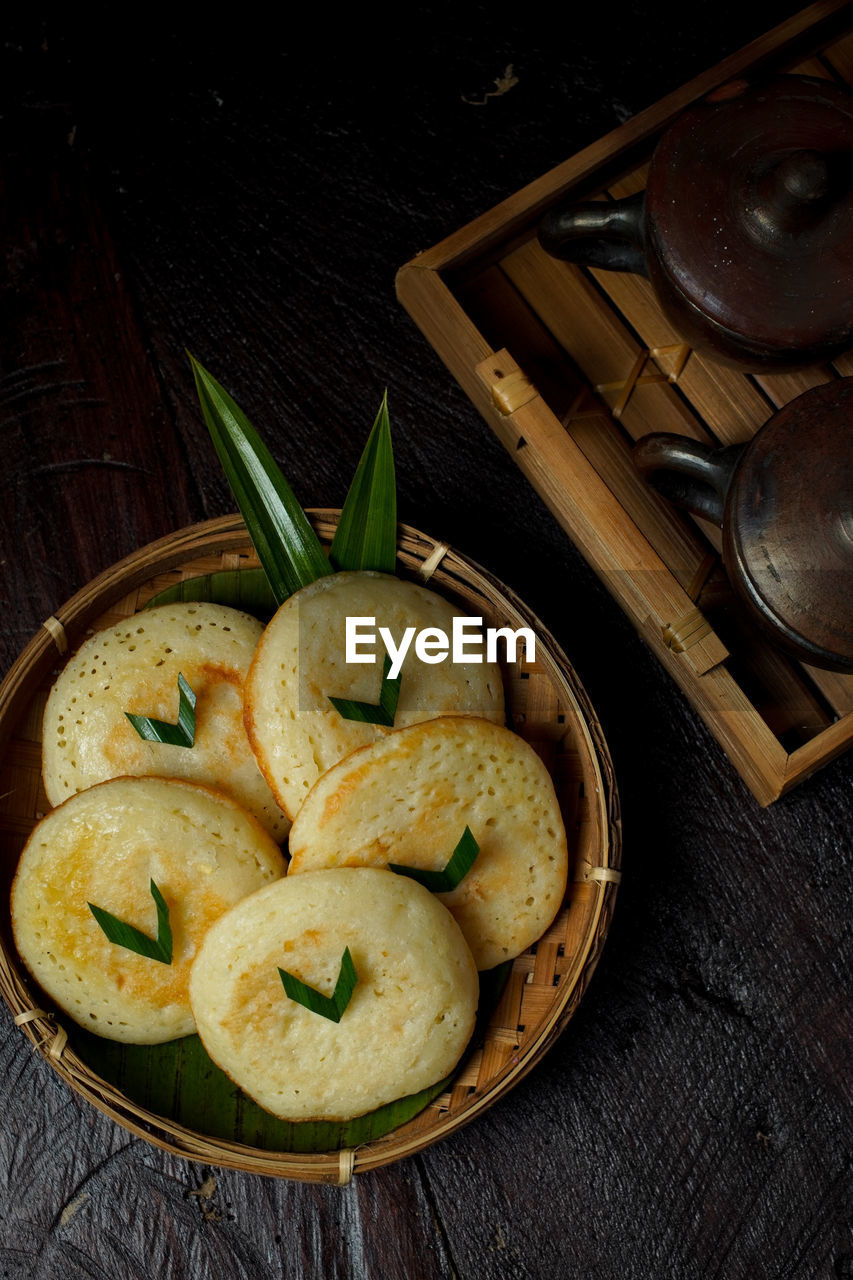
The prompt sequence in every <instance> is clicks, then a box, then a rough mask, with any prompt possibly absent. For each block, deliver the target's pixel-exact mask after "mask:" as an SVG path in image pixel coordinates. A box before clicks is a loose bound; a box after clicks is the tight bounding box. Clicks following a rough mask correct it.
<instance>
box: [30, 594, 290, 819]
mask: <svg viewBox="0 0 853 1280" xmlns="http://www.w3.org/2000/svg"><path fill="white" fill-rule="evenodd" d="M262 632H263V626H262V624H261V623H260V622H258V621H257V620H256V619H255V618H252V617H250V616H249V615H248V614H247V613H242V612H240V611H239V610H237V609H228V608H225V607H224V606H223V605H218V604H175V605H162V606H160V607H159V608H154V609H146V610H145V611H143V612H142V613H138V614H136V616H135V617H132V618H128V619H127V621H126V622H122V623H119V625H118V626H115V627H111V628H109V629H108V630H104V631H99V632H98V633H97V634H96V635H93V636H91V637H90V638H89V639H88V640H87V641H86V642H85V643H84V644H83V645H82V646H81V647H80V649H79V650H78V651H77V653H76V654H74V656H73V657H72V658H71V659H69V661H68V662H67V664H66V666H65V667H64V669H63V670H62V672H61V673H60V675H59V677H58V679H57V680H56V683H55V684H54V686H53V689H52V690H51V693H50V697H49V698H48V702H47V707H46V710H45V715H44V727H43V744H44V745H43V749H44V755H43V774H44V786H45V791H46V792H47V797H48V800H49V801H50V803H51V804H53V805H56V804H61V802H62V801H63V800H66V799H67V798H68V797H69V796H70V795H73V793H74V792H75V791H84V790H85V789H86V788H87V787H91V786H93V785H94V784H95V783H97V782H105V781H106V780H107V779H108V778H118V777H126V776H128V775H141V774H145V775H147V776H150V775H156V776H158V777H167V778H186V779H187V780H188V781H190V782H199V783H202V784H203V785H205V786H209V787H214V788H215V789H217V790H221V791H224V792H225V793H226V795H230V796H231V797H232V798H233V799H235V800H237V801H238V802H239V803H240V804H242V805H243V806H244V807H245V808H246V809H248V810H249V811H250V813H254V815H255V816H256V817H257V818H258V820H259V821H260V822H262V823H263V825H264V826H265V827H266V829H267V830H268V831H269V832H270V834H272V835H274V836H276V838H277V839H279V840H282V839H284V837H285V835H286V834H287V828H288V825H289V824H288V821H287V819H286V818H285V816H284V814H283V813H282V812H281V810H280V809H279V807H278V805H277V804H276V803H275V800H274V799H273V796H272V795H271V793H270V790H269V787H268V786H267V785H266V782H265V781H264V778H263V775H262V774H261V772H260V770H259V769H258V766H257V762H256V760H255V758H254V755H253V754H252V751H251V748H250V747H249V743H248V740H247V738H246V731H245V728H244V726H243V681H244V679H245V676H246V672H247V671H248V669H249V664H250V662H251V660H252V657H253V655H254V652H255V648H256V646H257V643H258V640H259V639H260V637H261V634H262ZM179 673H182V674H183V676H184V678H185V679H186V681H187V682H188V684H189V686H190V688H191V689H192V690H193V692H194V693H195V695H196V735H195V743H194V745H193V746H192V747H179V746H171V745H168V744H165V743H159V742H147V741H145V740H144V739H142V738H140V737H139V735H138V734H137V732H136V730H135V729H134V728H133V726H132V725H131V724H130V722H129V720H128V719H127V717H126V715H125V712H126V711H130V712H133V713H136V714H138V715H143V716H149V717H152V718H154V719H157V720H164V721H167V722H169V723H172V724H173V723H174V722H175V721H176V719H177V712H178V674H179Z"/></svg>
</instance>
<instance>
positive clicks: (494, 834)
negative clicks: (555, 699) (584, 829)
mask: <svg viewBox="0 0 853 1280" xmlns="http://www.w3.org/2000/svg"><path fill="white" fill-rule="evenodd" d="M466 826H468V827H470V829H471V832H472V834H473V836H474V838H475V839H476V841H477V843H478V844H479V846H480V850H479V853H478V855H477V859H476V861H475V862H474V865H473V866H472V868H471V870H470V871H469V872H468V874H467V875H466V876H465V877H464V879H463V880H462V881H461V882H460V883H459V884H458V885H457V887H456V888H455V889H453V890H451V891H449V892H446V893H442V894H441V895H440V897H441V899H442V901H443V902H444V904H445V905H446V906H447V907H448V909H449V910H450V911H451V912H452V913H453V915H454V917H455V918H456V920H457V922H458V923H459V925H460V927H461V929H462V932H463V934H464V935H465V938H466V940H467V942H468V945H469V946H470V948H471V951H472V952H473V954H474V959H475V960H476V962H477V967H478V968H479V969H490V968H492V967H493V966H494V965H496V964H499V963H500V962H501V961H503V960H509V959H512V958H513V957H514V956H517V955H519V954H520V953H521V952H522V951H524V950H526V948H527V947H529V946H530V945H531V943H533V942H535V941H536V939H537V938H539V937H540V936H541V935H542V933H543V932H544V931H545V930H546V929H547V927H548V926H549V925H550V923H551V922H552V920H553V918H554V916H555V915H556V913H557V911H558V909H559V907H560V905H561V903H562V900H563V896H564V894H565V890H566V881H567V875H568V848H567V841H566V831H565V826H564V824H563V819H562V816H561V813H560V807H559V803H558V801H557V796H556V793H555V791H554V785H553V782H552V781H551V777H550V774H549V773H548V770H547V769H546V768H545V765H544V764H543V762H542V760H541V759H540V758H539V756H538V755H537V754H536V752H535V751H534V749H533V748H532V747H531V746H530V745H529V744H528V743H527V742H525V741H524V740H523V739H522V738H520V737H519V736H518V735H517V734H515V733H513V732H511V730H509V729H506V728H504V727H503V726H502V725H497V724H493V723H491V722H490V721H488V720H482V719H477V718H473V717H468V716H447V717H442V718H439V719H436V720H430V721H427V722H426V723H423V724H418V725H413V726H410V727H409V728H406V729H401V730H399V731H398V732H395V733H392V734H389V735H388V736H387V737H385V738H383V739H381V740H380V741H378V742H375V743H373V744H372V745H370V746H367V747H363V748H361V749H359V750H357V751H354V752H353V753H352V754H351V755H349V756H348V757H346V759H344V760H342V761H340V763H339V764H337V765H336V766H335V767H334V768H333V769H330V770H329V771H328V772H327V773H326V774H324V776H323V777H322V778H320V780H319V781H318V782H317V783H316V784H315V786H314V787H313V789H312V790H311V792H310V793H309V795H308V797H307V799H306V801H305V803H304V804H303V806H302V808H301V810H300V812H299V814H298V816H297V818H296V821H295V822H294V824H293V828H292V830H291V833H290V854H291V861H290V866H289V871H288V877H289V879H298V878H299V875H300V874H301V873H303V872H314V871H317V870H319V869H321V868H324V867H335V866H385V865H387V864H388V863H389V862H395V863H399V864H402V865H404V866H412V867H421V868H424V869H425V870H429V871H439V870H443V868H444V867H445V866H446V864H447V862H448V860H449V859H450V857H451V855H452V853H453V851H454V849H455V847H456V845H457V843H458V841H459V839H460V837H461V836H462V834H463V832H464V830H465V827H466Z"/></svg>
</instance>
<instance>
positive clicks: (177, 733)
mask: <svg viewBox="0 0 853 1280" xmlns="http://www.w3.org/2000/svg"><path fill="white" fill-rule="evenodd" d="M124 714H125V715H126V716H127V718H128V720H129V721H130V723H131V724H132V725H133V727H134V729H135V730H136V732H137V733H138V734H139V736H140V738H144V739H145V740H146V742H166V743H168V744H169V746H172V747H191V746H192V745H193V743H194V742H195V694H194V693H193V691H192V689H191V688H190V686H189V685H188V683H187V681H186V680H185V678H184V676H183V675H182V674H181V673H180V672H178V719H177V723H176V724H169V722H168V721H167V720H155V719H154V718H153V717H152V716H139V715H135V714H134V713H133V712H132V711H125V713H124Z"/></svg>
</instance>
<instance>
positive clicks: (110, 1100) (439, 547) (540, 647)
mask: <svg viewBox="0 0 853 1280" xmlns="http://www.w3.org/2000/svg"><path fill="white" fill-rule="evenodd" d="M339 514H340V512H339V510H338V509H335V508H309V509H308V515H309V518H310V519H311V521H312V523H313V524H314V526H315V528H316V529H317V532H318V534H319V535H320V537H321V538H325V539H326V540H328V539H330V538H331V536H332V535H333V533H334V529H335V526H336V524H337V519H338V517H339ZM213 552H215V553H223V552H241V553H245V554H247V555H249V556H254V553H253V551H252V548H251V544H250V541H249V536H248V532H247V531H246V527H245V524H244V523H243V520H242V518H241V517H240V516H239V515H236V514H235V515H229V516H220V517H217V518H214V519H211V520H205V521H201V522H198V523H195V524H192V525H188V526H185V527H184V528H182V529H179V530H176V531H175V532H174V533H172V534H169V535H166V536H165V537H164V538H161V539H157V540H156V541H154V542H151V543H148V544H146V545H145V546H143V547H140V548H138V549H137V550H136V551H134V552H132V553H131V554H130V555H129V556H127V557H125V558H124V559H122V560H120V561H118V562H116V563H115V564H113V565H111V566H109V567H108V568H107V569H105V570H104V571H103V572H102V573H100V574H99V575H97V576H96V577H95V578H93V579H92V580H91V581H90V582H88V583H86V584H85V585H84V586H83V587H82V588H81V589H80V590H79V591H77V592H76V593H75V594H74V595H72V596H71V597H70V598H69V599H68V600H67V601H66V602H65V603H64V604H63V605H62V606H60V608H58V609H57V611H56V613H55V614H54V615H53V616H52V620H51V621H50V623H49V624H45V625H44V626H43V627H42V629H41V630H40V631H39V632H38V633H37V634H36V635H35V636H34V637H33V638H32V639H31V640H30V642H29V643H28V644H27V645H26V646H25V648H24V649H23V650H22V651H21V653H20V655H19V656H18V658H17V659H16V661H15V662H14V663H13V665H12V666H11V667H10V669H9V671H8V673H7V675H6V677H5V678H4V680H3V681H2V683H0V752H5V750H6V743H7V741H8V739H9V737H10V734H11V732H12V729H13V728H14V726H15V725H16V724H17V723H18V722H19V720H20V717H21V714H22V712H23V710H24V708H25V707H26V706H27V705H28V704H29V701H30V700H31V698H32V696H33V694H32V692H28V691H29V689H30V685H31V682H32V676H33V673H35V674H36V675H37V676H38V679H39V680H40V681H41V680H44V679H45V678H46V677H47V676H48V674H49V673H50V671H51V670H52V668H53V667H54V666H55V665H56V662H57V659H58V658H59V657H60V655H61V653H62V650H63V646H65V647H67V648H69V649H73V648H74V647H75V645H76V643H79V642H80V639H81V638H82V633H83V632H84V631H85V628H86V627H87V625H88V624H89V623H91V622H92V621H94V620H95V619H96V618H97V617H99V616H100V615H101V614H103V613H104V611H105V609H107V608H109V607H110V606H112V605H114V604H115V603H116V602H118V601H119V600H121V599H123V598H124V597H126V596H127V595H128V593H129V591H130V590H132V589H136V588H142V587H144V586H145V585H146V584H148V583H150V582H151V580H152V579H153V578H154V577H155V576H156V574H163V573H164V572H166V571H167V570H169V569H176V568H180V567H181V566H184V565H186V564H188V563H189V564H192V563H193V562H194V561H197V560H198V559H200V558H201V557H203V556H204V555H205V554H210V553H213ZM398 561H399V562H400V563H401V564H402V566H403V568H404V569H405V570H407V571H408V572H409V573H410V574H411V575H412V576H416V577H419V578H420V579H421V580H424V578H425V575H424V574H423V573H418V569H419V567H421V566H425V567H427V568H428V569H429V573H428V574H427V575H426V576H428V577H429V578H431V579H432V580H433V581H434V583H435V585H437V586H438V587H439V589H442V588H443V589H444V590H445V591H449V592H450V594H454V592H455V593H456V594H457V595H458V594H460V593H461V592H462V589H463V588H464V586H465V585H466V584H467V585H469V587H470V588H471V589H472V590H474V589H476V590H477V591H478V592H479V593H480V594H481V595H482V594H483V587H485V588H486V590H487V591H489V592H491V593H492V594H493V596H494V599H495V603H496V604H497V605H499V606H500V607H501V610H502V612H504V613H507V612H509V613H510V614H515V615H516V618H517V619H518V623H520V624H521V625H531V626H533V627H534V628H535V631H536V635H537V663H536V665H537V667H544V668H545V670H546V673H547V674H548V676H549V678H550V680H551V681H552V682H554V683H555V684H556V686H557V687H558V689H559V693H560V697H561V699H565V700H567V702H568V703H569V704H570V705H571V708H572V710H573V717H572V723H571V725H570V726H569V728H568V729H567V736H569V731H570V730H571V735H570V736H571V738H572V742H573V743H574V745H575V746H576V747H577V749H578V750H580V748H581V747H582V748H583V750H584V759H585V763H586V766H587V768H589V769H590V770H591V772H592V776H593V777H594V791H595V796H594V797H590V802H591V805H592V807H593V809H594V810H595V813H596V815H597V825H598V827H600V830H601V833H602V838H601V840H600V841H598V842H597V843H596V850H597V852H598V854H599V857H598V859H597V860H596V861H595V862H593V863H592V864H591V866H590V868H589V869H588V870H589V875H587V876H586V877H585V879H586V880H587V881H589V880H592V881H593V882H594V886H595V891H596V893H597V899H596V901H595V905H594V909H593V910H592V912H591V923H590V926H589V928H588V929H587V931H586V936H585V945H584V946H583V947H581V948H580V949H579V951H578V953H577V955H576V957H575V960H576V963H575V966H574V969H573V970H572V971H571V979H570V978H569V977H568V976H567V977H566V980H565V982H562V983H561V984H560V986H559V987H558V988H557V989H556V993H555V994H556V998H555V999H554V1001H553V1002H552V1005H551V1007H550V1009H549V1011H548V1015H547V1016H546V1017H543V1018H542V1020H541V1022H540V1023H539V1025H538V1026H537V1029H536V1035H535V1037H534V1038H532V1039H530V1040H528V1041H527V1042H526V1043H525V1045H524V1048H523V1050H521V1051H520V1052H519V1053H518V1055H517V1056H516V1057H515V1058H514V1060H513V1061H512V1062H510V1063H509V1064H508V1066H507V1067H506V1069H505V1070H503V1071H502V1072H499V1073H498V1075H497V1076H495V1077H494V1078H493V1079H490V1080H489V1083H488V1087H487V1088H486V1089H485V1090H482V1091H479V1092H478V1091H475V1092H474V1093H473V1095H472V1096H471V1098H470V1100H469V1101H466V1102H464V1103H463V1104H462V1105H457V1106H456V1107H455V1108H454V1109H453V1110H452V1111H449V1112H448V1114H447V1116H446V1118H445V1119H441V1118H440V1119H439V1121H438V1122H437V1123H435V1124H433V1125H431V1126H430V1128H429V1129H415V1130H413V1131H412V1132H411V1133H409V1134H407V1135H405V1136H403V1135H404V1130H405V1126H404V1129H403V1130H392V1131H391V1133H389V1134H387V1135H385V1136H383V1137H382V1138H379V1139H376V1140H375V1141H372V1142H369V1143H367V1144H365V1145H364V1146H363V1147H359V1148H357V1149H356V1150H355V1151H349V1152H346V1151H345V1152H339V1151H331V1152H325V1153H312V1154H300V1153H293V1152H280V1151H273V1150H267V1149H264V1148H257V1147H251V1146H247V1145H244V1144H242V1143H239V1142H237V1141H230V1140H227V1139H223V1138H217V1137H209V1136H207V1135H204V1134H200V1133H197V1132H196V1131H194V1130H192V1129H189V1128H186V1127H185V1126H183V1125H181V1124H180V1123H178V1122H177V1121H173V1120H170V1119H167V1118H165V1117H162V1116H158V1115H156V1114H154V1113H153V1112H149V1111H147V1110H146V1109H145V1108H144V1107H143V1106H141V1105H140V1104H137V1103H135V1102H133V1101H132V1100H131V1099H129V1098H127V1097H125V1096H124V1095H123V1094H121V1093H120V1092H119V1090H118V1089H117V1088H115V1086H113V1085H112V1084H110V1083H108V1082H107V1081H105V1080H102V1079H101V1078H100V1077H99V1076H97V1075H96V1073H95V1072H94V1071H92V1070H91V1069H90V1068H89V1067H88V1066H87V1065H86V1064H85V1063H84V1062H83V1061H82V1060H81V1059H79V1058H78V1057H77V1055H76V1054H75V1053H74V1052H73V1051H71V1050H70V1049H69V1048H68V1047H67V1045H66V1043H65V1041H66V1038H67V1037H66V1034H65V1032H64V1030H63V1029H62V1027H61V1024H60V1023H58V1022H56V1020H55V1019H54V1017H53V1015H52V1014H49V1013H46V1012H43V1011H41V1010H40V1009H39V1008H38V1006H37V1005H35V1004H34V1001H33V998H32V996H31V995H30V992H29V990H28V984H29V982H30V980H29V977H28V975H26V973H25V971H23V968H22V966H20V962H19V961H18V959H17V956H16V955H15V954H14V953H13V954H11V955H9V954H7V948H6V946H5V943H4V942H3V940H2V939H0V992H2V995H3V997H4V999H5V1002H6V1003H7V1005H8V1006H9V1008H10V1009H11V1011H12V1014H13V1016H14V1018H15V1020H16V1022H17V1023H18V1025H19V1026H20V1027H21V1030H22V1031H23V1032H24V1034H25V1035H26V1036H27V1037H28V1039H29V1040H30V1042H31V1044H32V1045H33V1046H34V1047H35V1048H37V1049H38V1050H39V1051H40V1052H41V1053H42V1054H43V1055H44V1056H45V1057H46V1058H47V1059H48V1061H49V1062H50V1064H51V1066H52V1067H53V1068H54V1069H55V1070H56V1071H57V1073H58V1074H59V1076H60V1077H61V1078H62V1079H63V1080H65V1082H66V1083H67V1084H69V1085H70V1086H71V1088H73V1089H74V1090H75V1092H77V1093H79V1094H80V1095H81V1096H83V1097H85V1098H86V1099H87V1100H88V1101H90V1102H91V1103H93V1105H95V1106H96V1107H98V1109H99V1110H101V1111H102V1112H104V1113H105V1114H106V1115H108V1116H110V1118H112V1119H113V1120H114V1121H116V1122H117V1123H119V1124H121V1125H122V1126H123V1127H124V1128H126V1129H128V1130H129V1131H131V1132H132V1133H134V1134H135V1135H136V1136H139V1137H143V1138H145V1139H146V1140H147V1141H149V1142H151V1143H153V1144H154V1145H155V1146H158V1147H160V1148H162V1149H164V1150H167V1151H169V1152H171V1153H173V1154H177V1155H181V1156H184V1157H187V1158H190V1159H196V1160H202V1161H204V1162H206V1163H210V1164H216V1165H220V1166H222V1167H226V1168H235V1169H240V1170H243V1171H246V1172H255V1173H261V1174H266V1175H273V1176H283V1177H288V1178H296V1179H302V1180H306V1181H323V1182H333V1183H340V1182H345V1181H348V1180H349V1178H350V1177H351V1176H352V1174H353V1172H354V1171H356V1172H363V1171H366V1170H368V1169H371V1168H376V1167H378V1166H379V1165H382V1164H386V1163H389V1162H391V1161H393V1160H398V1159H402V1158H405V1157H406V1156H409V1155H412V1154H414V1153H415V1152H417V1151H419V1150H423V1149H424V1148H425V1147H426V1146H428V1145H431V1144H432V1143H433V1142H435V1141H438V1140H439V1139H440V1138H442V1137H444V1136H447V1134H449V1133H451V1132H453V1131H455V1130H456V1129H457V1128H459V1127H461V1126H462V1125H463V1124H466V1123H468V1122H469V1121H470V1120H472V1119H473V1118H474V1117H475V1116H476V1115H478V1114H479V1113H480V1112H481V1111H483V1110H485V1109H486V1108H487V1107H489V1106H491V1105H492V1104H493V1103H494V1102H495V1101H496V1100H497V1098H498V1097H500V1096H502V1095H503V1094H504V1093H506V1092H507V1091H508V1090H509V1089H510V1088H512V1087H513V1086H514V1085H515V1084H516V1083H517V1082H518V1080H520V1079H521V1078H522V1076H524V1075H525V1074H526V1073H527V1072H528V1071H529V1070H531V1068H532V1067H533V1066H534V1065H535V1064H536V1062H538V1061H539V1059H540V1058H541V1057H542V1055H543V1054H544V1053H545V1052H546V1051H547V1049H548V1048H550V1046H551V1045H552V1044H553V1042H554V1040H555V1039H556V1038H557V1036H558V1035H559V1034H560V1033H561V1031H562V1030H563V1028H564V1026H565V1025H566V1023H567V1022H568V1020H569V1018H570V1017H571V1015H572V1013H573V1012H574V1008H575V1007H576V1005H577V1003H578V1001H579V999H580V997H581V995H582V994H583V991H584V990H585V989H586V986H587V984H588V982H589V980H590V977H591V975H592V971H593V970H594V968H595V965H596V963H597V960H598V957H599V955H600V952H601V948H602V946H603V943H604V940H605V938H606V934H607V931H608V928H609V923H610V918H611V916H612V912H613V905H614V898H615V894H616V888H617V884H618V880H619V874H620V872H619V868H620V865H621V817H620V811H619V799H618V790H617V788H616V784H615V779H614V777H613V770H612V763H611V760H610V755H609V750H608V748H607V744H606V741H605V739H604V735H603V732H602V730H601V727H600V725H599V722H598V719H597V717H596V715H595V712H594V710H593V708H592V706H591V704H590V702H589V699H588V697H587V695H586V692H585V690H584V689H583V686H582V685H581V684H580V682H579V681H578V679H577V677H576V675H575V673H574V670H573V668H572V667H571V665H570V663H569V662H568V659H567V658H566V656H565V654H564V653H563V651H562V650H561V648H560V647H559V645H558V644H557V643H556V641H555V640H554V637H553V636H552V635H551V634H550V632H548V630H547V628H545V627H544V626H543V625H542V623H541V621H540V620H539V619H538V618H537V617H536V616H535V614H533V613H532V611H531V610H530V609H528V608H527V606H526V605H524V603H523V602H522V601H521V600H520V599H519V598H518V597H517V596H516V595H515V593H513V592H512V591H511V590H510V589H509V588H507V587H506V586H504V584H503V583H501V582H500V581H499V580H498V579H497V578H496V577H494V576H493V575H492V574H490V573H489V572H488V570H486V569H484V568H482V567H481V566H480V565H478V564H477V563H476V562H475V561H473V560H471V559H470V558H469V557H467V556H465V555H463V554H462V553H460V552H458V551H456V550H455V549H453V548H452V547H450V546H449V544H447V543H444V542H441V541H439V540H437V539H435V538H432V537H430V536H428V535H426V534H424V533H422V532H421V531H420V530H418V529H415V528H414V527H412V526H410V525H405V524H401V525H399V526H398ZM154 566H156V568H155V567H154ZM481 584H482V585H481ZM516 625H518V624H516ZM543 659H544V661H543ZM25 676H26V677H27V680H26V683H24V677H25ZM579 738H580V741H578V739H579ZM396 1134H400V1135H401V1136H400V1137H399V1138H395V1135H396Z"/></svg>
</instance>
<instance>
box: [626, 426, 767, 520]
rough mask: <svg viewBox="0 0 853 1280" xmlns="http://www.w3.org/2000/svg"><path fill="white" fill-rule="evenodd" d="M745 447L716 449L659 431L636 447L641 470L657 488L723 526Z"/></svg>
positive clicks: (696, 513) (691, 509) (634, 454)
mask: <svg viewBox="0 0 853 1280" xmlns="http://www.w3.org/2000/svg"><path fill="white" fill-rule="evenodd" d="M744 448H745V446H744V445H742V444H733V445H727V446H726V448H724V449H712V448H711V447H710V446H709V445H706V444H702V443H700V441H698V440H691V439H690V438H689V437H688V436H677V435H672V434H669V433H668V432H664V431H658V432H655V433H654V434H652V435H648V436H643V438H642V440H638V441H637V443H636V444H635V445H634V450H633V457H634V462H635V463H636V465H637V467H638V469H639V470H640V471H641V472H642V474H643V475H644V476H646V478H647V479H649V480H650V481H651V482H652V483H653V485H654V487H655V488H656V489H657V490H658V491H659V492H660V493H662V494H663V495H664V497H666V498H669V500H670V502H674V503H675V504H676V506H679V507H685V508H686V509H687V510H688V511H691V512H692V513H693V514H694V515H696V516H704V517H705V518H706V519H708V520H713V521H714V523H715V524H719V525H722V523H723V513H724V511H725V507H726V497H727V496H728V492H729V487H730V485H731V482H732V476H733V475H734V471H735V468H736V466H737V464H738V460H739V459H740V456H741V454H742V453H743V450H744Z"/></svg>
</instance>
